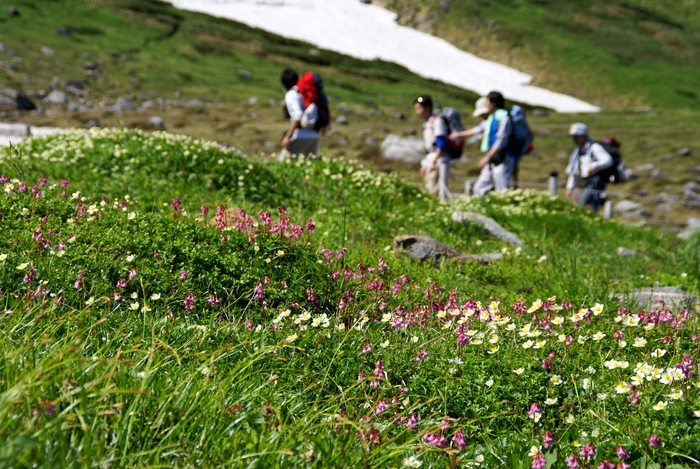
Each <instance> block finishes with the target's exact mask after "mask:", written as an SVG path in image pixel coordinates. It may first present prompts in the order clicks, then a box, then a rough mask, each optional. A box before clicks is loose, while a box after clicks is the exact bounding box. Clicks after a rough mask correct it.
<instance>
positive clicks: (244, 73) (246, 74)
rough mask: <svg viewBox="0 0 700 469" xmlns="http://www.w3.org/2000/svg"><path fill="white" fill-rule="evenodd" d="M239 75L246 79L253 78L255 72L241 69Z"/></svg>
mask: <svg viewBox="0 0 700 469" xmlns="http://www.w3.org/2000/svg"><path fill="white" fill-rule="evenodd" d="M238 75H239V76H240V77H241V78H246V79H250V78H253V74H252V73H250V72H249V71H248V70H239V71H238Z"/></svg>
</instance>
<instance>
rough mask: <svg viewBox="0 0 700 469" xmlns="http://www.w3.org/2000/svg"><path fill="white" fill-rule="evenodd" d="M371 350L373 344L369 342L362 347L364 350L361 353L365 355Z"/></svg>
mask: <svg viewBox="0 0 700 469" xmlns="http://www.w3.org/2000/svg"><path fill="white" fill-rule="evenodd" d="M371 351H372V346H371V345H370V344H369V342H368V343H366V344H365V345H364V347H362V351H361V352H360V354H361V355H364V354H366V353H369V352H371Z"/></svg>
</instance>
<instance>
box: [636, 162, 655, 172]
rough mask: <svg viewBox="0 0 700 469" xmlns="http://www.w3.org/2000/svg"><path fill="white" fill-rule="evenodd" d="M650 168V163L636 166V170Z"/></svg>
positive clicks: (652, 167)
mask: <svg viewBox="0 0 700 469" xmlns="http://www.w3.org/2000/svg"><path fill="white" fill-rule="evenodd" d="M652 169H654V165H653V164H651V163H647V164H640V165H638V166H637V171H650V170H652Z"/></svg>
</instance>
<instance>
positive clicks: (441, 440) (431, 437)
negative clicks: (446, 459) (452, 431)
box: [423, 433, 447, 448]
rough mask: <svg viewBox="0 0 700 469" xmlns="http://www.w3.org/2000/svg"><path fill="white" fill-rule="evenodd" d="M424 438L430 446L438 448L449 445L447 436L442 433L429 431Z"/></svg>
mask: <svg viewBox="0 0 700 469" xmlns="http://www.w3.org/2000/svg"><path fill="white" fill-rule="evenodd" d="M423 439H424V440H425V442H426V443H428V444H429V445H430V446H435V447H436V448H446V447H447V438H445V435H441V434H440V433H427V434H425V435H423Z"/></svg>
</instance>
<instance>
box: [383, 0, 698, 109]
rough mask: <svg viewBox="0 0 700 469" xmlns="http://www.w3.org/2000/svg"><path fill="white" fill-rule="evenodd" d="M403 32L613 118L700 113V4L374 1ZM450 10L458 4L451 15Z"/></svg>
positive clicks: (689, 0)
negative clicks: (622, 112) (529, 79)
mask: <svg viewBox="0 0 700 469" xmlns="http://www.w3.org/2000/svg"><path fill="white" fill-rule="evenodd" d="M373 3H375V4H378V5H383V6H386V7H387V8H390V9H392V10H393V11H395V12H397V14H398V21H399V22H400V23H402V24H405V25H409V26H413V27H415V28H418V29H422V30H425V31H427V32H430V33H432V34H435V35H437V36H439V37H442V38H444V39H446V40H448V41H450V42H452V43H453V44H455V45H456V46H457V47H459V48H461V49H463V50H465V51H468V52H471V53H473V54H475V55H478V56H479V57H482V58H485V59H489V60H493V61H496V62H499V63H503V64H506V65H509V66H512V67H515V68H517V69H519V70H522V71H524V72H527V73H529V74H531V75H532V76H533V77H534V80H533V84H534V85H537V86H541V87H545V88H548V89H553V90H555V91H559V92H563V93H569V94H571V95H573V96H575V97H577V98H580V99H584V100H587V101H589V102H592V103H594V104H600V105H601V106H603V107H604V108H606V109H625V108H630V107H635V106H657V107H658V106H664V107H676V108H692V109H697V108H698V106H699V105H700V96H698V94H697V88H698V85H699V84H700V10H699V9H698V6H700V2H698V1H697V0H654V1H635V0H611V1H602V0H504V1H501V0H476V1H472V0H452V1H451V2H441V1H440V0H374V1H373ZM440 4H443V5H445V4H449V10H448V11H446V12H445V11H442V10H441V9H440V8H439V6H440Z"/></svg>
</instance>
